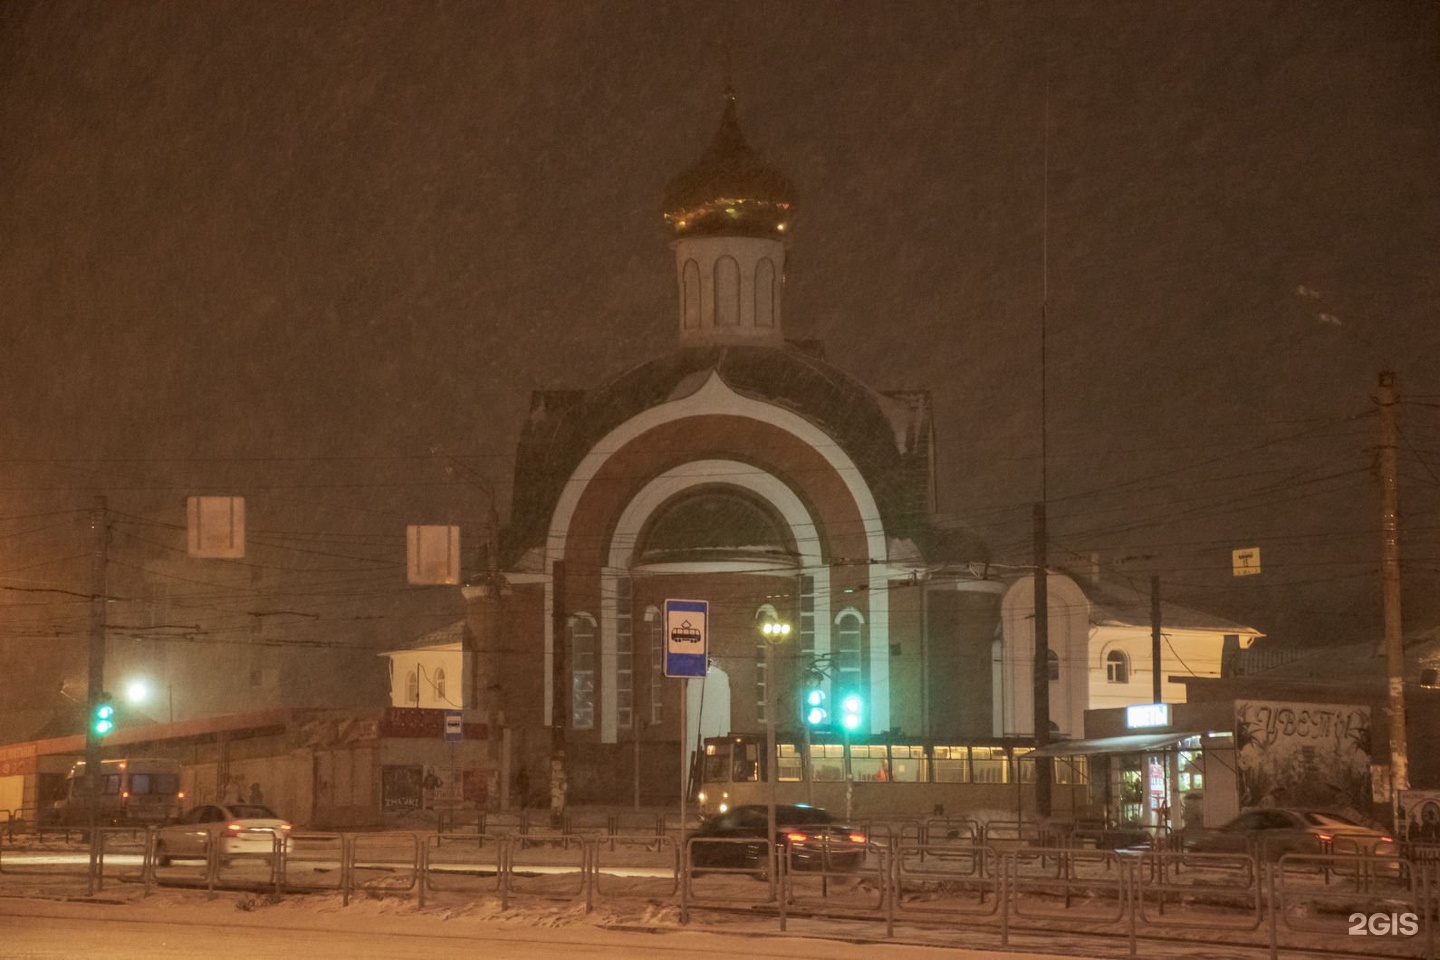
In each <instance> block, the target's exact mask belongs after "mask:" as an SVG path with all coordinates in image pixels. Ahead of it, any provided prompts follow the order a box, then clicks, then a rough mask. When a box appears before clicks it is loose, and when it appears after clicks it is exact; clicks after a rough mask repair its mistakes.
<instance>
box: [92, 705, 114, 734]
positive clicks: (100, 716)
mask: <svg viewBox="0 0 1440 960" xmlns="http://www.w3.org/2000/svg"><path fill="white" fill-rule="evenodd" d="M90 729H91V730H93V731H94V732H95V736H97V737H103V736H105V735H106V734H108V733H110V732H111V731H112V730H114V729H115V707H114V706H113V705H111V704H109V703H100V704H97V705H96V707H95V715H94V717H93V718H92V719H91V721H90Z"/></svg>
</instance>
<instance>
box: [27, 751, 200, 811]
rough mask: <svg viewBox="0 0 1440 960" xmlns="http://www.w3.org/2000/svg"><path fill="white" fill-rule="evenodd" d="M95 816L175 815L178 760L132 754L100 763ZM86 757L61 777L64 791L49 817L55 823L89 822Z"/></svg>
mask: <svg viewBox="0 0 1440 960" xmlns="http://www.w3.org/2000/svg"><path fill="white" fill-rule="evenodd" d="M97 786H98V787H99V797H98V799H97V806H96V816H97V819H98V822H100V823H102V824H107V825H118V826H129V825H144V824H159V823H169V822H171V821H173V820H176V819H178V818H179V816H180V808H181V804H182V803H183V801H184V799H185V793H184V791H182V790H181V789H180V762H179V761H178V760H171V759H168V758H152V757H131V758H126V759H121V760H102V761H101V762H100V782H99V784H98V785H97ZM86 797H87V794H86V780H85V761H84V760H81V761H79V762H78V763H76V764H75V765H74V766H73V767H71V769H70V772H69V774H67V775H66V777H65V795H64V796H63V797H61V798H60V800H59V801H57V802H56V804H55V806H54V809H53V810H52V811H51V814H50V817H49V819H50V821H51V822H53V823H55V824H57V825H64V826H83V825H85V824H87V823H89V818H90V807H89V804H88V803H87V800H86Z"/></svg>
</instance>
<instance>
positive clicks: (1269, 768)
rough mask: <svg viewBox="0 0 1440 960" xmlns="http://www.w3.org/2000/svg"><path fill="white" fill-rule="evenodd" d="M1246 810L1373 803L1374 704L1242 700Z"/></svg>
mask: <svg viewBox="0 0 1440 960" xmlns="http://www.w3.org/2000/svg"><path fill="white" fill-rule="evenodd" d="M1235 758H1236V770H1235V773H1236V780H1237V785H1238V787H1239V790H1240V807H1241V809H1245V808H1248V807H1315V808H1319V809H1325V810H1336V811H1342V812H1343V811H1346V810H1352V811H1358V810H1363V809H1365V807H1366V806H1367V805H1368V804H1369V801H1370V709H1369V708H1368V707H1361V706H1353V705H1350V704H1332V703H1284V702H1277V701H1273V700H1240V701H1237V702H1236V704H1235Z"/></svg>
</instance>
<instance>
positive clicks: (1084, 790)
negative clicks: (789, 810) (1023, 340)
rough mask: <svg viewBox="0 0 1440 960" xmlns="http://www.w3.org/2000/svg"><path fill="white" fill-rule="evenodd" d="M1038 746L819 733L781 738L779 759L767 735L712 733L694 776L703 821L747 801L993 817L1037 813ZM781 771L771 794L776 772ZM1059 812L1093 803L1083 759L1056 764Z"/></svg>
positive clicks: (889, 813) (850, 813)
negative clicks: (768, 750)
mask: <svg viewBox="0 0 1440 960" xmlns="http://www.w3.org/2000/svg"><path fill="white" fill-rule="evenodd" d="M1033 749H1034V746H1033V744H1031V743H1030V742H1029V741H1024V740H973V741H962V742H955V741H945V742H940V741H919V740H890V739H884V738H875V737H867V738H858V737H857V738H851V739H841V738H833V739H832V738H828V737H818V736H817V737H815V738H813V739H812V740H811V741H809V742H805V741H801V742H796V741H795V740H794V739H793V738H786V739H783V740H777V742H776V744H775V757H774V762H773V763H767V762H766V757H765V735H764V734H751V733H741V734H730V735H729V736H724V737H707V738H705V739H704V740H703V741H702V743H701V749H700V751H699V752H698V754H697V756H696V764H695V767H696V769H695V771H694V772H693V774H692V781H693V783H694V785H695V786H694V788H693V790H692V793H693V796H694V799H695V800H696V802H697V803H698V805H699V808H700V813H701V815H702V816H712V815H715V814H720V813H724V812H725V811H727V810H729V809H731V808H733V807H736V806H739V805H741V804H750V803H766V802H767V801H768V800H770V798H771V797H772V795H773V797H774V799H775V802H777V803H807V804H812V805H814V806H819V807H825V808H826V809H828V810H830V811H832V812H834V813H836V814H837V815H839V814H843V815H844V816H845V818H846V819H884V818H906V819H909V818H925V817H942V816H951V817H954V816H974V815H976V814H986V815H989V816H992V817H1001V818H1009V819H1017V820H1019V819H1030V818H1033V817H1034V816H1035V786H1034V785H1035V762H1034V760H1033V758H1031V757H1030V756H1029V754H1030V753H1031V751H1032V750H1033ZM772 771H773V774H774V781H773V790H772V782H771V779H770V778H771V775H772ZM1053 782H1054V785H1055V786H1054V790H1053V791H1052V812H1053V814H1054V815H1057V816H1064V815H1066V814H1068V813H1071V812H1073V811H1075V810H1078V809H1080V808H1081V807H1083V806H1084V805H1085V804H1086V803H1088V800H1089V776H1088V770H1087V768H1086V763H1085V758H1084V757H1073V758H1064V759H1060V760H1057V761H1056V763H1055V775H1054V781H1053Z"/></svg>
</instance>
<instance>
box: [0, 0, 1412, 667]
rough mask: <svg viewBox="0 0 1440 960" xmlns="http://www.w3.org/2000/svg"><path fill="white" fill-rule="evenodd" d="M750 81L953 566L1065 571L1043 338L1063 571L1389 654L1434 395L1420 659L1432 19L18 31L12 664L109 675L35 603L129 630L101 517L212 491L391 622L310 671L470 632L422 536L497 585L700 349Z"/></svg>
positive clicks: (763, 7) (275, 21)
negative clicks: (497, 568) (559, 469)
mask: <svg viewBox="0 0 1440 960" xmlns="http://www.w3.org/2000/svg"><path fill="white" fill-rule="evenodd" d="M726 36H728V37H730V42H729V44H728V46H729V48H730V50H731V53H730V56H729V59H730V62H731V74H732V77H733V86H734V89H735V92H736V94H737V96H738V99H739V112H740V122H741V124H742V126H743V128H744V130H745V132H746V134H747V136H748V137H749V139H750V141H751V142H752V144H754V145H755V146H756V147H757V148H758V149H760V151H761V152H762V153H763V154H764V155H765V157H766V158H767V159H768V160H769V161H770V162H772V163H773V164H774V165H775V166H777V167H778V168H779V169H781V170H783V171H784V172H785V173H786V174H787V175H788V176H789V178H790V179H791V180H792V181H793V182H794V184H795V185H796V188H797V190H798V192H799V198H800V199H799V210H798V215H797V217H796V219H795V227H794V230H793V234H792V241H791V247H790V253H789V267H788V277H787V286H786V293H785V321H784V322H785V330H786V333H787V335H788V336H790V337H792V338H820V339H823V340H824V341H825V344H826V349H827V355H828V358H829V359H830V360H831V361H832V362H833V363H834V364H836V365H837V366H839V367H840V368H842V369H845V370H847V371H850V372H851V373H854V374H855V375H857V376H859V377H860V378H861V379H863V380H865V381H866V382H868V383H869V384H871V385H872V386H874V387H876V388H878V389H929V390H931V391H932V392H933V396H934V400H935V405H936V409H937V438H938V458H939V500H940V502H939V508H940V512H941V514H942V516H943V518H944V519H945V520H946V521H947V522H955V523H965V524H968V525H969V526H971V527H973V528H974V529H975V530H976V531H978V532H979V533H980V534H981V535H982V536H983V537H985V538H986V540H987V541H988V542H989V544H990V548H991V553H992V557H993V559H994V560H995V561H996V562H997V563H999V564H1002V565H1015V566H1020V565H1023V564H1025V563H1027V562H1029V559H1030V536H1031V534H1030V526H1029V524H1030V511H1031V504H1033V503H1034V502H1035V501H1036V500H1037V499H1039V498H1040V496H1041V472H1042V471H1041V457H1040V452H1041V443H1040V422H1041V416H1040V411H1041V405H1040V399H1039V398H1040V389H1039V387H1040V383H1041V379H1040V356H1041V349H1040V347H1041V337H1040V330H1041V312H1042V303H1047V302H1048V306H1047V307H1046V330H1047V336H1046V339H1045V355H1046V360H1047V363H1046V369H1047V377H1046V399H1047V407H1046V409H1047V418H1046V419H1047V434H1048V445H1047V448H1046V453H1047V456H1046V458H1045V461H1044V466H1045V475H1046V478H1047V486H1048V498H1049V500H1050V504H1051V506H1050V525H1051V531H1052V535H1053V540H1052V547H1051V558H1052V562H1054V563H1058V564H1062V565H1063V564H1066V563H1072V562H1075V561H1077V560H1078V559H1079V558H1082V557H1086V556H1088V555H1089V554H1090V553H1091V552H1092V551H1098V552H1100V553H1101V554H1102V555H1103V556H1104V557H1105V558H1106V559H1107V560H1109V561H1122V562H1121V563H1120V565H1119V567H1118V568H1116V569H1117V570H1118V571H1119V572H1120V573H1122V574H1123V575H1125V576H1127V577H1131V578H1133V579H1134V581H1135V582H1136V583H1140V584H1143V583H1144V581H1146V580H1147V579H1148V577H1149V576H1150V575H1152V574H1156V575H1159V576H1160V577H1161V581H1162V591H1163V592H1164V594H1165V595H1166V596H1167V597H1168V598H1170V599H1174V600H1177V601H1180V602H1183V603H1187V604H1189V605H1192V606H1195V607H1199V608H1201V609H1205V610H1208V611H1210V612H1213V613H1216V614H1220V615H1223V616H1229V617H1232V618H1234V619H1237V620H1243V621H1244V622H1247V623H1251V624H1253V625H1255V626H1256V627H1258V628H1260V629H1261V630H1263V631H1265V632H1267V633H1268V634H1270V635H1272V636H1273V637H1274V638H1275V639H1276V640H1283V641H1286V642H1338V641H1346V640H1366V639H1377V638H1378V637H1379V636H1380V634H1381V630H1382V621H1381V618H1380V613H1379V596H1380V588H1379V577H1378V568H1379V534H1378V514H1379V493H1378V487H1377V484H1376V480H1375V473H1374V469H1373V468H1374V462H1375V446H1376V443H1377V439H1378V425H1377V421H1376V417H1375V413H1374V411H1375V406H1374V403H1373V402H1372V400H1371V396H1372V394H1373V388H1374V385H1375V382H1376V376H1377V374H1378V372H1379V371H1381V370H1383V369H1390V370H1393V371H1395V372H1396V374H1397V377H1398V383H1399V389H1400V392H1401V394H1402V395H1403V397H1404V399H1405V400H1406V403H1405V404H1404V405H1403V406H1402V408H1401V411H1400V418H1401V430H1402V443H1401V466H1402V479H1401V500H1402V510H1403V512H1404V552H1405V557H1406V564H1407V565H1406V574H1405V576H1406V580H1405V588H1406V614H1407V625H1408V626H1410V627H1414V628H1421V627H1426V626H1433V625H1434V624H1435V623H1436V621H1437V618H1440V604H1437V602H1436V600H1435V595H1436V593H1437V590H1436V588H1437V581H1440V542H1437V540H1440V519H1437V511H1440V363H1437V361H1440V323H1437V317H1436V305H1437V303H1440V257H1437V251H1440V218H1437V200H1440V177H1437V163H1436V160H1437V156H1440V150H1437V147H1440V122H1437V121H1440V82H1437V81H1440V57H1437V52H1440V14H1437V7H1436V6H1435V5H1434V4H1433V3H1420V2H1357V3H1347V4H1339V3H1319V2H1315V3H1257V2H1254V0H1240V2H1233V3H1231V2H1209V0H1206V2H1194V3H1184V4H1180V3H1154V2H1136V3H1119V2H1116V3H1083V2H1082V3H1076V2H1070V0H1060V2H1024V0H1017V2H1010V3H995V4H984V3H970V2H956V0H947V2H928V0H909V2H906V3H903V4H874V3H858V2H856V3H793V2H773V3H772V2H749V0H738V2H733V3H713V2H667V3H652V2H631V3H621V2H606V3H576V2H567V3H535V2H533V0H522V2H513V3H501V2H485V3H480V2H475V3H459V2H449V3H438V2H427V3H422V2H405V3H401V2H365V0H338V2H330V3H322V2H306V3H293V2H288V0H286V2H280V0H246V2H238V0H236V2H220V0H207V2H205V3H194V2H189V0H184V2H181V0H175V2H138V0H105V2H94V3H83V2H72V0H44V2H39V0H9V2H7V3H5V4H4V5H3V6H0V181H3V184H4V200H3V203H0V311H3V317H0V337H3V340H0V410H3V415H0V496H3V505H0V549H3V559H0V586H5V587H8V588H10V589H7V590H5V591H4V592H3V595H0V629H4V630H5V632H4V633H0V649H4V650H5V652H6V656H7V658H8V657H10V656H12V655H15V654H21V653H33V652H34V651H36V650H37V649H38V648H39V647H40V646H45V647H46V649H47V650H48V651H49V652H51V653H54V652H55V651H57V650H66V649H69V647H67V646H66V644H72V643H73V644H74V652H78V651H80V650H81V644H82V643H83V637H84V632H85V622H86V621H85V608H84V607H83V605H81V606H77V605H75V604H74V603H73V602H72V603H70V604H69V605H68V606H54V605H52V606H48V607H41V606H39V605H40V604H41V603H49V602H52V601H58V595H50V594H39V593H35V592H34V591H35V590H38V589H67V590H77V591H82V592H83V591H84V590H86V585H87V583H88V580H87V578H88V574H89V567H88V561H87V560H86V559H85V558H84V554H85V552H86V550H87V549H88V541H87V536H88V534H87V533H86V531H85V528H84V522H83V516H81V514H82V513H83V511H84V510H85V509H86V508H87V507H88V506H89V505H90V502H91V499H92V498H93V497H94V496H95V495H97V494H103V495H105V496H107V497H108V500H109V504H110V506H111V507H112V508H113V509H115V510H116V511H118V512H121V513H123V514H124V515H125V517H126V520H125V523H126V524H128V526H127V527H126V530H127V531H128V533H125V534H124V535H123V536H122V537H121V538H120V540H119V541H117V543H116V544H115V546H114V550H115V552H116V555H117V556H118V557H120V558H121V559H122V560H124V561H125V562H129V563H132V564H133V565H135V566H144V565H145V564H146V563H148V562H149V559H150V558H151V557H153V556H155V555H156V552H157V551H160V550H161V548H160V547H157V546H156V545H155V544H156V543H158V542H160V541H165V539H166V537H172V536H173V537H177V538H178V532H177V531H176V529H175V528H174V527H173V525H175V524H180V523H183V508H182V498H183V497H184V496H186V495H187V494H193V493H231V492H235V493H242V494H244V495H245V496H246V497H247V498H248V503H249V508H250V512H251V524H252V526H253V527H254V529H255V531H256V532H257V536H258V537H259V538H260V539H259V541H258V542H257V547H256V552H255V553H254V554H253V556H254V557H255V558H256V562H257V563H264V564H268V565H269V566H270V567H272V568H274V569H276V570H289V571H295V570H299V569H308V570H311V571H312V572H315V573H316V575H320V573H323V575H325V576H332V577H342V576H343V575H344V574H346V573H347V571H348V572H350V573H354V574H355V575H356V576H357V577H358V578H359V579H358V580H354V581H353V583H355V584H363V586H361V585H357V586H354V588H353V589H351V590H350V592H349V593H348V594H345V593H338V594H334V595H330V596H327V597H326V598H324V599H323V600H316V601H315V602H314V604H313V605H312V606H311V607H304V608H303V609H304V611H306V612H313V613H315V614H316V615H315V616H314V617H311V618H309V619H308V620H307V621H306V622H305V624H304V625H302V626H301V627H299V628H297V629H301V630H302V631H315V632H318V633H323V632H324V631H326V630H330V631H331V632H333V631H334V629H335V628H336V624H337V622H338V621H339V620H341V619H344V618H346V617H350V616H352V615H353V612H354V610H356V609H359V607H360V606H362V605H364V604H368V603H372V602H392V603H393V604H394V605H395V609H396V610H398V609H399V608H400V607H404V608H405V612H404V613H400V612H395V613H392V614H389V617H390V619H388V620H382V621H377V622H379V623H380V624H381V627H380V628H379V634H380V635H381V636H379V637H378V639H377V640H376V641H375V642H376V643H383V642H384V640H385V638H386V637H387V636H388V637H393V638H406V637H409V636H412V635H414V634H416V633H418V632H420V631H422V630H424V629H428V628H431V627H434V626H438V625H439V624H441V623H444V622H446V620H447V619H453V618H454V617H455V616H457V615H458V614H457V613H456V611H457V610H458V609H459V608H458V605H457V601H456V598H454V597H453V595H452V594H453V591H452V592H450V593H447V594H446V595H445V596H443V597H442V596H440V595H439V594H436V593H434V592H422V593H420V594H417V593H415V592H414V591H407V588H406V587H405V586H404V568H403V563H404V555H403V551H404V526H405V524H407V523H417V522H459V523H461V524H462V525H463V526H464V528H465V531H466V534H465V535H466V536H467V538H470V540H469V544H468V546H467V552H468V551H469V549H470V547H473V546H474V542H475V538H476V537H478V535H479V533H480V529H481V527H480V523H481V521H482V520H483V518H484V516H485V514H486V511H487V509H488V503H489V500H488V494H487V492H486V491H487V489H490V488H493V489H494V490H495V491H496V492H497V494H498V496H499V502H500V506H501V514H502V517H503V516H504V513H505V504H506V503H507V502H508V498H509V490H508V487H509V482H510V476H511V472H512V470H513V467H514V460H513V453H514V447H515V441H516V439H517V438H518V435H519V431H520V428H521V426H522V424H523V421H524V417H525V414H526V411H527V409H528V402H529V396H530V392H531V391H532V390H535V389H560V388H581V387H587V386H593V385H596V384H598V383H600V382H602V381H603V380H605V379H606V378H609V377H612V376H615V375H617V374H619V373H621V372H623V371H625V370H627V369H629V368H630V367H633V366H635V365H637V364H639V363H642V362H644V361H646V360H648V359H651V358H653V357H655V356H657V355H659V354H661V353H663V352H664V351H666V350H668V349H669V348H670V347H671V345H672V344H673V343H674V342H675V335H676V327H677V321H676V309H677V308H676V293H675V279H674V266H673V259H672V255H671V252H670V250H669V248H668V246H667V238H666V234H665V230H664V225H663V221H662V219H661V216H660V198H661V196H662V193H663V190H664V186H665V184H666V182H667V181H668V180H669V179H670V178H671V177H672V176H673V175H674V174H675V173H677V172H678V171H679V170H680V169H681V168H683V167H684V166H686V165H688V164H689V163H691V162H693V161H694V160H695V159H696V158H697V157H698V155H699V153H700V151H701V150H702V149H703V147H704V146H705V144H706V143H708V141H709V139H710V137H711V135H712V133H713V131H714V129H715V125H716V123H717V121H718V119H719V115H720V108H721V94H722V91H723V89H724V85H725V79H724V72H725V70H724V63H725V60H726V54H725V49H726V46H727V44H726V43H725V40H724V38H725V37H726ZM1047 116H1048V121H1047ZM1047 130H1048V136H1047ZM1047 139H1048V202H1047V162H1046V155H1047ZM167 525H171V526H167ZM147 529H148V530H150V531H151V532H152V535H151V536H148V537H146V536H142V535H140V534H136V533H135V531H141V532H142V533H143V532H144V531H145V530H147ZM127 537H128V539H126V538H127ZM147 540H148V541H150V542H149V543H148V545H147V543H146V541H147ZM166 542H168V541H166ZM177 542H178V540H177ZM1254 546H1258V547H1260V548H1261V549H1262V552H1263V560H1264V571H1265V572H1264V573H1263V574H1262V575H1261V576H1259V577H1250V578H1245V579H1243V580H1237V579H1235V578H1232V577H1231V576H1230V575H1229V566H1230V552H1231V550H1232V549H1236V548H1242V547H1254ZM127 551H129V552H128V553H127ZM162 552H163V551H162ZM361 574H363V576H362V575H361ZM367 578H368V579H367ZM346 582H347V583H350V582H352V581H346ZM286 602H287V603H290V604H292V605H295V604H303V603H305V602H306V601H305V599H304V598H303V597H297V598H293V599H290V600H287V601H286ZM7 625H8V626H7ZM49 638H54V639H55V640H56V641H57V644H49V643H48V642H47V641H48V639H49Z"/></svg>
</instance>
